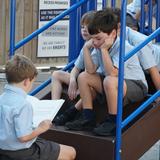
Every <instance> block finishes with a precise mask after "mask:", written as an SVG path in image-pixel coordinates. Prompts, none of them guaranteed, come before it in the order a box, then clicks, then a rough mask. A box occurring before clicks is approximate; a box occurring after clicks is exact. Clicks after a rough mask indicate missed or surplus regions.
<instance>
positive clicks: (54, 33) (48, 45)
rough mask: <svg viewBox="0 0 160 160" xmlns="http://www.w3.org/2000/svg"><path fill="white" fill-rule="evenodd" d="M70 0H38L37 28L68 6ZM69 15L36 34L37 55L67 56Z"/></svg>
mask: <svg viewBox="0 0 160 160" xmlns="http://www.w3.org/2000/svg"><path fill="white" fill-rule="evenodd" d="M69 6H70V0H39V24H38V25H39V28H40V27H42V26H43V25H45V24H46V23H47V22H49V21H50V20H52V19H53V18H54V17H56V16H57V15H59V14H60V13H62V12H63V11H64V10H66V9H67V8H69ZM68 48H69V16H66V17H64V18H63V19H62V20H60V21H58V22H56V23H55V24H54V25H52V26H51V27H50V28H48V29H47V30H46V31H44V32H42V33H41V34H40V35H39V36H38V53H37V56H38V57H62V56H68Z"/></svg>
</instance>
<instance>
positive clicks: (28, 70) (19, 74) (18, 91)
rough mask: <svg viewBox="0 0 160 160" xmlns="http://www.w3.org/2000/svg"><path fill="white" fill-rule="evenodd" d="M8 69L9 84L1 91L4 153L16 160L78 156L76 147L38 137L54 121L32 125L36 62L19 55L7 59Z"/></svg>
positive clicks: (70, 159)
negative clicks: (30, 98) (30, 99)
mask: <svg viewBox="0 0 160 160" xmlns="http://www.w3.org/2000/svg"><path fill="white" fill-rule="evenodd" d="M5 73H6V79H7V82H8V84H7V85H6V86H5V89H4V93H3V94H2V95H0V124H1V125H0V133H1V135H0V155H2V156H3V157H6V158H11V159H15V160H18V159H21V160H22V159H24V160H30V159H35V160H42V159H47V160H57V159H63V160H66V159H67V160H73V159H75V155H76V152H75V149H74V148H73V147H70V146H65V145H61V144H57V143H55V142H51V141H47V140H44V139H41V138H38V136H39V135H40V134H42V133H44V132H45V131H47V130H48V129H49V128H50V127H51V124H52V123H51V121H49V120H44V121H42V122H41V123H40V124H39V126H38V127H37V128H35V129H33V128H32V121H33V111H32V106H31V104H30V103H29V102H28V101H27V100H26V96H27V93H28V92H29V91H30V90H31V88H32V85H33V82H34V80H35V77H36V76H37V70H36V68H35V66H34V64H33V63H32V62H31V61H30V60H29V59H28V58H26V57H25V56H20V55H15V56H14V57H13V58H12V59H11V60H9V61H8V62H7V64H6V67H5Z"/></svg>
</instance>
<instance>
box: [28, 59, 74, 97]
mask: <svg viewBox="0 0 160 160" xmlns="http://www.w3.org/2000/svg"><path fill="white" fill-rule="evenodd" d="M74 62H75V60H73V61H72V62H70V63H69V64H67V65H66V66H65V67H64V68H63V69H62V70H63V71H67V70H69V69H70V68H71V67H73V66H74ZM50 83H51V78H49V79H48V80H46V81H45V82H43V83H42V84H41V85H40V86H38V87H37V88H35V89H34V90H33V91H31V92H30V93H29V94H30V95H32V96H33V95H36V94H37V93H38V92H39V91H41V90H42V89H44V88H45V87H46V86H47V85H49V84H50Z"/></svg>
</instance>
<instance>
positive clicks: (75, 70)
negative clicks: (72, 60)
mask: <svg viewBox="0 0 160 160" xmlns="http://www.w3.org/2000/svg"><path fill="white" fill-rule="evenodd" d="M79 72H80V70H79V69H78V68H77V67H74V68H73V69H72V71H71V74H70V80H71V79H74V80H76V79H77V77H78V75H79Z"/></svg>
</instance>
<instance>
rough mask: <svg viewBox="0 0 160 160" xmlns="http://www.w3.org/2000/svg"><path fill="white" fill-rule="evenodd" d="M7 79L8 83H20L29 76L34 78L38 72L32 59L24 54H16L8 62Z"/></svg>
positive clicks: (6, 68)
mask: <svg viewBox="0 0 160 160" xmlns="http://www.w3.org/2000/svg"><path fill="white" fill-rule="evenodd" d="M5 73H6V79H7V81H8V83H19V82H22V81H23V80H25V79H27V78H29V79H30V80H32V79H33V78H35V77H36V76H37V74H38V72H37V69H36V67H35V66H34V64H33V63H32V61H31V60H30V59H28V58H27V57H25V56H22V55H15V56H13V57H12V59H11V60H9V61H8V62H7V63H6V66H5Z"/></svg>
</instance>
